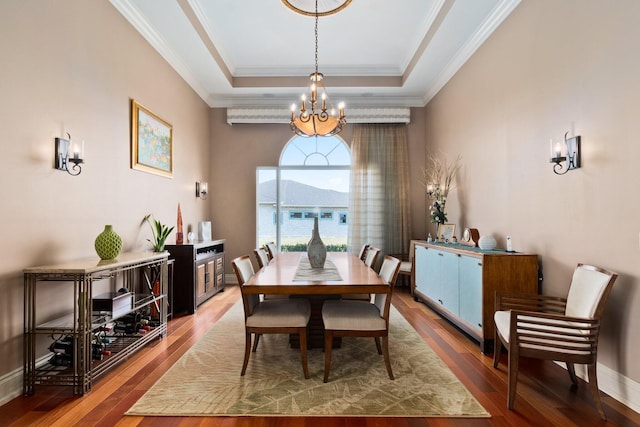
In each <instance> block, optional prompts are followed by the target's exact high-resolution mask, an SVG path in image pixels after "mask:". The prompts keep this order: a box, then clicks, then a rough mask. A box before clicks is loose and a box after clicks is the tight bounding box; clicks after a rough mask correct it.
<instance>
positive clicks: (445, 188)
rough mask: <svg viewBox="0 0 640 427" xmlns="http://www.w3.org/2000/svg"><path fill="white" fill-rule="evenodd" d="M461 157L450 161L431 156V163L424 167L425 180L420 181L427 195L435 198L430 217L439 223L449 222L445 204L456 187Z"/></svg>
mask: <svg viewBox="0 0 640 427" xmlns="http://www.w3.org/2000/svg"><path fill="white" fill-rule="evenodd" d="M461 159H462V156H461V155H458V156H457V157H456V158H455V160H454V161H453V162H451V163H449V162H447V160H446V159H445V160H442V159H440V158H438V157H435V156H429V165H428V166H427V167H426V168H422V177H423V179H424V180H423V181H420V183H421V184H422V185H423V186H424V187H425V188H426V189H427V196H428V197H429V198H430V199H433V204H432V205H431V206H430V207H429V211H430V219H431V222H433V223H436V224H437V225H439V224H443V223H445V222H447V213H446V212H445V206H446V204H447V197H448V196H449V191H451V190H452V189H454V188H455V180H456V175H457V174H458V171H459V170H460V168H461V167H462V165H461V164H460V161H461ZM437 225H436V226H437Z"/></svg>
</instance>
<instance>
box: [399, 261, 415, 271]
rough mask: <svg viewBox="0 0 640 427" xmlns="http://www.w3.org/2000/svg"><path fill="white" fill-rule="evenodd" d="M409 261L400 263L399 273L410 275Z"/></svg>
mask: <svg viewBox="0 0 640 427" xmlns="http://www.w3.org/2000/svg"><path fill="white" fill-rule="evenodd" d="M411 266H412V263H411V261H402V262H401V263H400V273H411Z"/></svg>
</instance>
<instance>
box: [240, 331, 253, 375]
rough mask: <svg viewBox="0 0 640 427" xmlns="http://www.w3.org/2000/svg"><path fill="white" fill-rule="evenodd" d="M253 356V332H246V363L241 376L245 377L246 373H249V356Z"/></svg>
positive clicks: (243, 364) (243, 365)
mask: <svg viewBox="0 0 640 427" xmlns="http://www.w3.org/2000/svg"><path fill="white" fill-rule="evenodd" d="M250 354H251V332H248V331H247V332H245V341H244V362H243V363H242V371H241V372H240V376H241V377H243V376H244V373H245V372H246V371H247V365H248V364H249V355H250Z"/></svg>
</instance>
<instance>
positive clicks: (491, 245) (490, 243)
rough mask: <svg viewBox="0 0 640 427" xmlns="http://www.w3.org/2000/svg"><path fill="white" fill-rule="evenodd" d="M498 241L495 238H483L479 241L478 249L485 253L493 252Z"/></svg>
mask: <svg viewBox="0 0 640 427" xmlns="http://www.w3.org/2000/svg"><path fill="white" fill-rule="evenodd" d="M496 245H497V243H496V239H495V238H494V237H493V236H482V237H480V240H478V247H479V248H480V249H482V250H485V251H491V250H493V249H495V248H496Z"/></svg>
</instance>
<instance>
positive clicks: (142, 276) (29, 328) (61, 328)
mask: <svg viewBox="0 0 640 427" xmlns="http://www.w3.org/2000/svg"><path fill="white" fill-rule="evenodd" d="M168 256H169V253H168V252H163V253H151V252H149V253H123V254H120V255H119V256H118V258H117V259H115V260H109V261H102V260H100V259H98V258H88V259H83V260H78V261H72V262H68V263H63V264H57V265H49V266H41V267H33V268H27V269H25V270H24V285H25V286H24V292H25V294H24V304H25V307H24V334H25V340H24V393H25V394H27V395H28V394H33V393H34V391H35V387H36V386H47V385H54V386H69V387H73V393H74V394H80V395H82V394H85V393H87V392H88V391H89V390H91V385H92V383H93V381H94V380H95V379H97V378H98V377H99V376H100V375H102V374H103V373H105V372H107V371H108V370H109V369H110V368H112V367H113V366H115V365H117V364H118V363H120V362H122V361H123V360H125V359H126V358H127V357H129V356H130V355H131V354H133V353H135V352H136V351H138V350H139V349H140V348H141V347H143V346H144V345H146V344H147V343H149V342H150V341H151V340H153V339H154V338H162V337H164V336H166V333H167V312H168V303H167V297H166V295H167V278H168V277H167V259H168ZM104 280H109V281H110V282H111V284H110V286H111V287H112V288H113V289H114V290H116V289H118V288H119V287H126V288H128V289H129V290H132V291H133V294H132V297H131V301H132V303H131V309H130V310H126V311H125V312H121V313H120V315H119V316H118V317H116V318H113V317H112V316H111V313H109V312H98V313H94V312H93V287H94V283H95V282H97V281H104ZM46 282H68V283H70V284H72V285H73V301H75V303H74V304H73V310H72V312H71V311H70V312H69V313H67V314H65V315H64V316H61V317H58V318H55V319H39V318H38V307H37V303H36V301H37V299H36V295H37V290H38V288H39V287H41V286H46ZM142 310H144V311H149V312H151V313H152V314H153V318H154V323H155V326H154V327H153V328H150V330H148V331H144V333H143V331H136V332H133V333H122V334H116V333H111V335H110V336H109V338H110V339H111V340H112V342H111V343H110V344H109V350H110V351H111V354H110V355H106V356H104V357H102V359H101V360H94V358H93V355H92V342H93V340H94V339H95V337H94V334H95V333H96V331H98V330H101V329H103V328H105V327H106V326H108V325H111V324H113V323H114V322H116V321H117V320H118V319H120V318H122V317H124V316H127V315H128V314H130V313H135V312H139V311H142ZM43 335H45V336H46V335H50V336H54V335H56V336H67V337H71V343H72V344H71V347H70V348H72V351H71V354H70V356H71V357H70V360H69V364H70V366H59V365H55V364H52V363H50V362H44V363H38V365H37V366H36V357H37V355H36V353H37V342H38V337H39V336H43ZM51 355H53V352H52V353H51Z"/></svg>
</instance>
